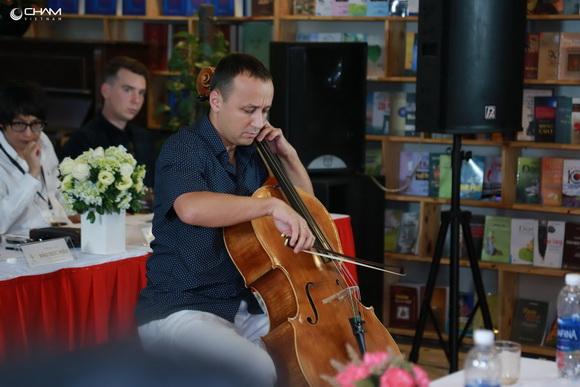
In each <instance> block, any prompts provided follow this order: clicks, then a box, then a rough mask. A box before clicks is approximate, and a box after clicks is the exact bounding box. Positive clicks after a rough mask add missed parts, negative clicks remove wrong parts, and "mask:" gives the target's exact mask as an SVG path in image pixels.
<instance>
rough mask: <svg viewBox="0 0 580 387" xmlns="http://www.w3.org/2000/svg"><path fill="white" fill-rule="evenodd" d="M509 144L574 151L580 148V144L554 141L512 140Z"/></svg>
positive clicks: (516, 146) (521, 146) (511, 145)
mask: <svg viewBox="0 0 580 387" xmlns="http://www.w3.org/2000/svg"><path fill="white" fill-rule="evenodd" d="M508 145H509V146H510V147H512V148H530V149H555V150H573V151H579V150H580V144H558V143H554V142H533V141H511V142H510V143H509V144H508Z"/></svg>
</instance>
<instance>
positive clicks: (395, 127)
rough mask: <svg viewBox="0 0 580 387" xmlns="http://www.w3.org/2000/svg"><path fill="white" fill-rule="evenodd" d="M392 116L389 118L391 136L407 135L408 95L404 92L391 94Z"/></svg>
mask: <svg viewBox="0 0 580 387" xmlns="http://www.w3.org/2000/svg"><path fill="white" fill-rule="evenodd" d="M390 97H391V115H390V116H389V134H390V135H391V136H404V135H405V118H406V116H407V93H405V92H402V91H397V92H392V93H390Z"/></svg>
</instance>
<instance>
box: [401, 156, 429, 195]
mask: <svg viewBox="0 0 580 387" xmlns="http://www.w3.org/2000/svg"><path fill="white" fill-rule="evenodd" d="M399 187H401V188H403V187H406V188H405V189H404V190H403V191H402V193H403V194H405V195H416V196H429V153H428V152H414V151H402V152H401V153H400V158H399Z"/></svg>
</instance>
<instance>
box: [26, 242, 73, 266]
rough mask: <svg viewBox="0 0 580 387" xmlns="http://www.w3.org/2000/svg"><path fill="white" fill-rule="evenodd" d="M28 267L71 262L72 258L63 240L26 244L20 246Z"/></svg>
mask: <svg viewBox="0 0 580 387" xmlns="http://www.w3.org/2000/svg"><path fill="white" fill-rule="evenodd" d="M20 248H21V250H22V253H23V254H24V258H26V262H28V266H30V267H34V266H40V265H47V264H50V263H59V262H67V261H72V260H73V259H74V256H73V254H72V252H71V249H70V248H69V246H68V244H67V240H66V239H65V238H58V239H50V240H48V241H42V242H34V243H26V244H23V245H21V246H20Z"/></svg>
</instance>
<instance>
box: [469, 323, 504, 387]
mask: <svg viewBox="0 0 580 387" xmlns="http://www.w3.org/2000/svg"><path fill="white" fill-rule="evenodd" d="M473 341H474V342H475V346H474V347H473V348H471V350H470V351H469V353H468V354H467V357H466V358H465V365H464V367H463V372H464V373H465V387H500V380H501V363H500V360H499V356H498V354H497V351H496V350H495V347H494V345H493V343H494V337H493V332H492V331H488V330H486V329H477V330H476V331H475V332H474V334H473Z"/></svg>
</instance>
